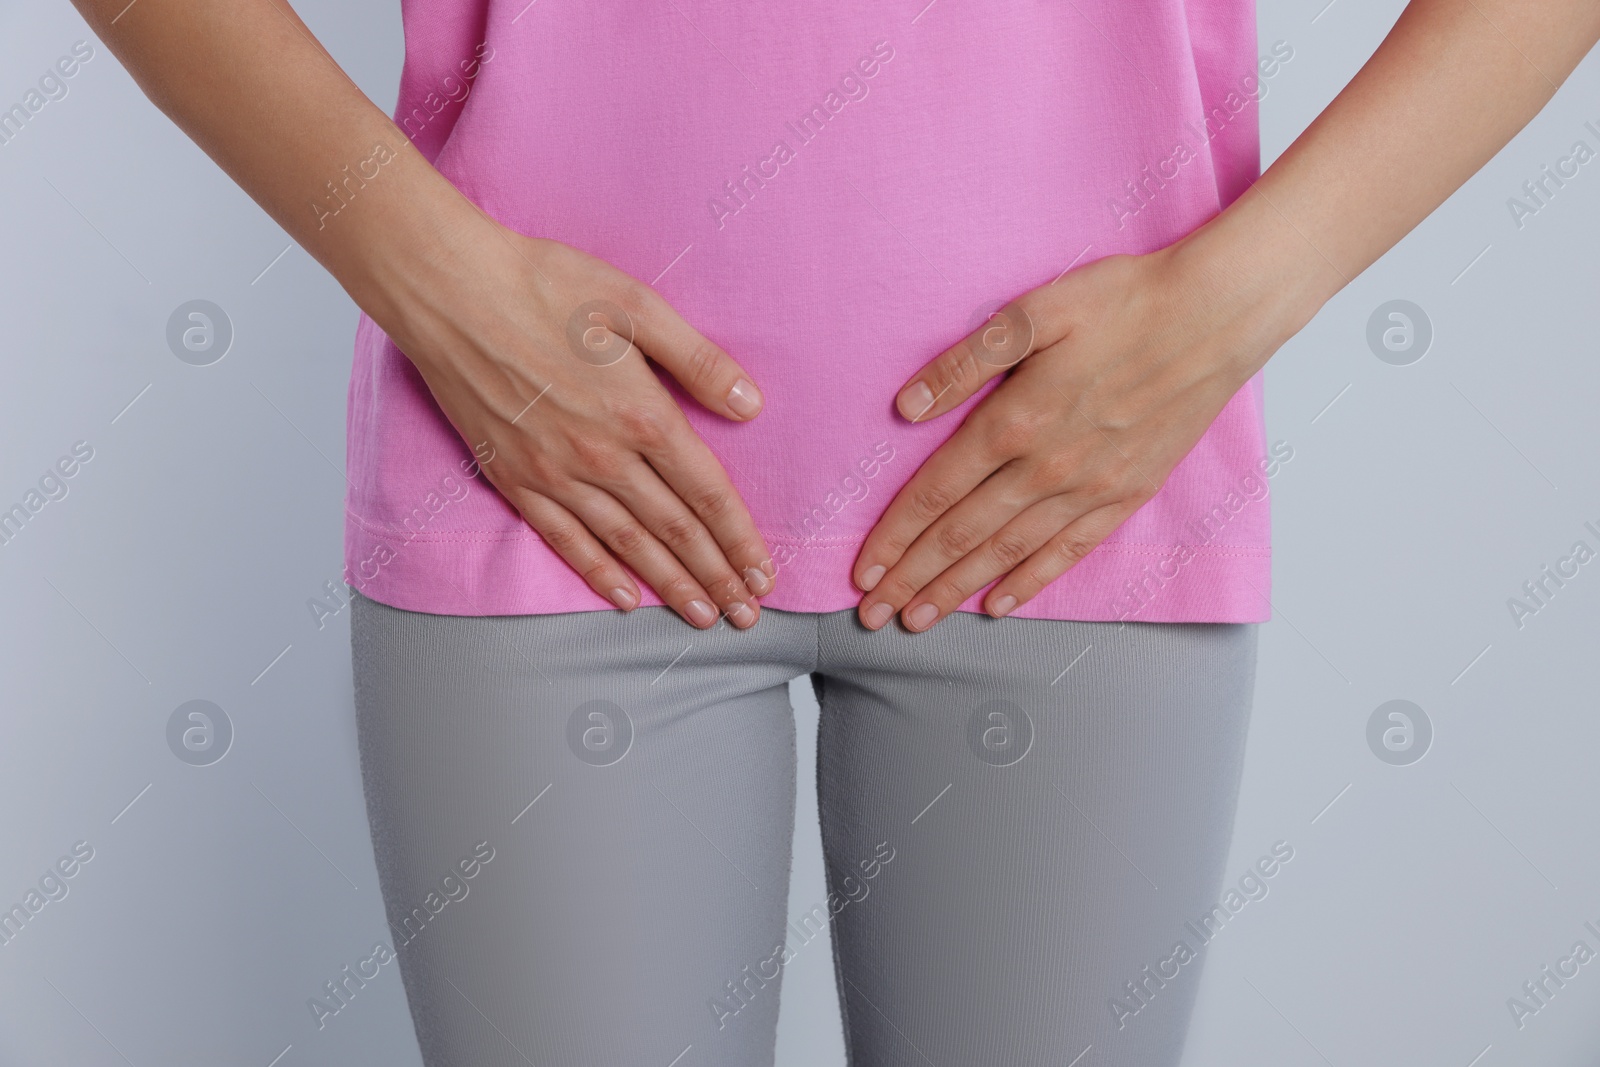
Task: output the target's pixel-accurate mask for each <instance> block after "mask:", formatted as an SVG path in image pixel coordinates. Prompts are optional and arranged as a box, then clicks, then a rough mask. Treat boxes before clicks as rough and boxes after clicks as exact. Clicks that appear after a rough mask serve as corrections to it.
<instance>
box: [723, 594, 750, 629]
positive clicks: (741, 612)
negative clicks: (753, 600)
mask: <svg viewBox="0 0 1600 1067" xmlns="http://www.w3.org/2000/svg"><path fill="white" fill-rule="evenodd" d="M728 618H730V619H732V620H733V624H734V625H735V626H738V627H741V628H742V627H745V626H751V625H754V624H755V621H756V613H755V612H753V611H751V610H750V605H749V604H746V603H745V602H744V601H742V600H735V601H734V602H733V603H732V604H729V605H728Z"/></svg>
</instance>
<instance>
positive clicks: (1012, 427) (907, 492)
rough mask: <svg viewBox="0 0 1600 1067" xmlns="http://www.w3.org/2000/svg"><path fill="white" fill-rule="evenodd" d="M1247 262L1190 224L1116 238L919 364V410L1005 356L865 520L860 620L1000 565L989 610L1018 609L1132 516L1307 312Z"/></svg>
mask: <svg viewBox="0 0 1600 1067" xmlns="http://www.w3.org/2000/svg"><path fill="white" fill-rule="evenodd" d="M1250 274H1251V275H1252V276H1251V277H1242V276H1240V275H1239V274H1238V273H1237V272H1234V271H1230V270H1228V269H1225V268H1224V267H1223V266H1222V265H1220V264H1219V263H1217V262H1216V261H1214V260H1210V259H1207V258H1205V257H1204V256H1200V255H1198V254H1194V255H1186V254H1185V252H1184V242H1179V244H1176V245H1173V246H1170V247H1168V248H1166V249H1162V250H1161V251H1159V252H1154V253H1150V254H1148V255H1139V256H1134V255H1113V256H1107V257H1106V258H1104V259H1101V260H1098V261H1096V262H1094V263H1091V264H1089V265H1087V266H1085V267H1082V268H1079V269H1077V270H1075V271H1072V272H1070V273H1068V274H1066V275H1064V276H1063V277H1061V278H1060V279H1058V280H1057V281H1056V282H1054V283H1052V284H1050V285H1046V286H1043V287H1041V288H1038V289H1035V290H1033V291H1032V292H1029V293H1027V294H1025V295H1023V296H1021V297H1019V298H1018V299H1016V300H1014V301H1013V302H1011V303H1010V304H1007V305H1006V306H1005V307H1004V308H1002V309H1001V310H1000V311H999V312H997V313H996V314H995V315H994V316H993V317H992V318H991V319H990V320H989V322H988V324H987V325H985V326H983V327H980V328H979V329H978V331H977V332H975V333H974V334H972V335H971V336H969V337H968V338H966V339H965V340H963V341H962V342H960V343H959V344H957V345H956V346H955V347H953V348H951V349H949V350H948V351H946V352H945V353H943V354H942V355H940V356H939V357H938V358H937V359H935V360H933V362H931V363H929V364H927V365H926V366H925V367H923V368H922V370H921V371H919V372H918V373H917V375H916V377H914V378H913V379H912V380H911V381H909V382H907V383H906V385H905V386H904V387H902V389H901V390H900V393H899V395H898V397H897V398H896V406H897V407H898V408H899V410H900V414H901V415H902V416H903V417H905V418H907V419H909V420H911V421H913V422H925V421H927V420H928V419H932V418H937V417H938V416H940V415H942V414H944V413H945V412H948V411H950V410H951V409H952V408H954V407H956V406H957V405H959V404H960V403H961V402H962V401H964V400H967V399H968V398H969V397H971V396H972V394H973V393H974V392H976V391H977V389H978V388H979V387H980V386H981V385H983V384H984V383H985V382H987V381H989V380H990V379H991V378H994V377H996V376H997V375H1001V374H1005V373H1006V372H1007V370H1008V369H1009V370H1010V374H1009V375H1008V376H1007V378H1006V380H1005V381H1004V382H1002V383H1001V384H1000V386H999V387H998V388H996V389H995V390H994V391H993V392H992V393H990V394H989V395H988V396H987V397H985V398H984V399H983V401H982V402H981V403H980V404H979V405H978V406H977V407H976V408H974V409H973V411H972V413H971V414H970V415H969V416H968V417H967V420H966V422H964V423H963V424H962V426H961V428H960V429H959V430H957V431H956V432H955V435H954V436H952V437H951V438H950V439H949V440H948V441H946V442H945V443H944V445H942V446H941V447H940V448H939V450H938V451H936V452H935V453H934V454H933V455H932V456H930V457H929V458H928V461H927V462H926V463H924V464H923V466H922V468H921V469H920V470H918V471H917V473H916V474H915V475H914V476H913V477H912V479H911V481H910V482H909V483H907V484H906V486H905V488H903V489H902V490H901V491H900V492H899V494H898V495H897V496H896V497H895V499H894V500H893V502H891V503H890V505H889V508H888V510H887V511H886V512H885V513H884V515H883V517H882V518H881V519H880V520H879V521H878V524H877V526H876V527H874V529H873V530H872V533H871V534H870V535H869V536H868V537H867V540H866V543H865V544H864V545H863V546H862V549H861V554H860V556H859V557H857V559H856V564H855V569H854V572H853V577H854V580H855V583H856V585H857V587H858V588H860V589H862V590H865V591H866V595H865V596H864V597H863V598H862V600H861V604H860V607H859V609H858V610H859V614H860V618H861V621H862V623H863V624H864V625H866V626H867V627H868V628H870V629H874V630H876V629H878V628H880V627H882V626H883V625H885V624H886V623H887V622H888V621H889V620H890V619H891V618H892V617H893V616H894V614H895V613H896V612H899V613H900V614H901V619H902V621H903V622H904V624H905V625H906V627H907V628H908V629H910V630H913V631H921V630H926V629H928V628H929V627H930V626H932V625H933V624H934V623H936V622H937V621H938V620H939V619H941V618H943V617H944V616H945V615H947V614H949V613H950V612H952V611H954V610H956V608H957V607H958V606H959V605H961V604H962V603H963V602H964V601H966V600H967V599H968V598H969V597H971V596H972V595H973V594H974V593H976V592H978V590H980V589H982V588H983V587H984V586H986V585H988V584H989V583H990V582H993V581H994V580H995V579H996V578H1000V579H1001V580H1000V581H999V582H998V583H997V584H996V585H995V587H994V588H993V589H992V590H990V592H989V594H988V596H987V597H986V598H985V599H984V602H983V603H984V610H985V611H987V612H988V613H989V614H990V615H993V616H996V617H999V616H1003V615H1006V614H1009V613H1010V612H1011V611H1013V610H1014V609H1015V608H1016V607H1017V606H1018V605H1019V604H1024V603H1026V602H1027V601H1028V600H1029V599H1030V598H1032V597H1033V596H1035V595H1036V594H1037V593H1038V592H1039V590H1041V589H1043V588H1044V587H1045V586H1046V585H1047V584H1049V583H1050V582H1051V581H1053V580H1055V579H1056V578H1058V577H1059V576H1060V575H1061V574H1063V573H1064V572H1065V571H1066V570H1067V569H1068V568H1070V567H1072V566H1073V565H1074V564H1076V563H1077V562H1078V561H1079V560H1081V559H1083V557H1084V556H1086V555H1088V554H1089V552H1090V551H1091V550H1093V549H1094V548H1095V546H1097V545H1099V544H1100V542H1101V541H1103V540H1105V538H1106V537H1108V536H1109V535H1110V534H1111V533H1112V532H1113V531H1114V530H1116V528H1117V527H1118V526H1120V525H1122V523H1123V522H1124V521H1125V520H1126V519H1127V518H1128V517H1129V516H1130V515H1132V514H1133V513H1134V512H1135V511H1137V510H1138V509H1139V507H1140V506H1141V505H1143V504H1144V503H1145V502H1146V501H1148V500H1149V499H1150V498H1151V497H1153V496H1154V495H1155V494H1156V493H1157V492H1158V491H1159V490H1160V488H1161V485H1162V483H1163V482H1165V481H1166V478H1167V475H1168V474H1170V473H1171V471H1172V469H1173V468H1174V467H1175V466H1177V465H1178V463H1179V461H1180V460H1182V459H1183V457H1184V456H1185V455H1187V454H1188V453H1189V450H1190V449H1192V448H1193V447H1194V445H1195V443H1196V442H1197V441H1199V440H1200V437H1201V435H1202V434H1204V433H1205V431H1206V429H1207V427H1209V426H1210V425H1211V423H1212V421H1213V420H1214V419H1215V418H1216V417H1217V414H1218V413H1219V412H1220V411H1221V410H1222V408H1223V406H1224V405H1226V404H1227V402H1228V400H1229V399H1230V398H1231V397H1232V396H1233V395H1234V394H1235V393H1237V392H1238V391H1239V389H1240V388H1241V387H1242V386H1243V385H1244V384H1245V383H1246V382H1247V381H1248V380H1249V379H1250V376H1251V375H1253V374H1254V373H1255V372H1256V371H1257V370H1259V369H1260V368H1261V367H1262V365H1264V364H1265V363H1266V361H1267V358H1268V357H1269V356H1271V355H1272V353H1273V352H1274V351H1276V350H1277V348H1278V347H1279V346H1280V345H1281V344H1282V343H1283V342H1284V341H1285V340H1287V339H1288V338H1289V337H1291V336H1293V334H1294V333H1295V332H1296V331H1297V330H1298V329H1299V328H1300V326H1301V325H1303V324H1304V320H1305V319H1307V318H1309V317H1310V316H1309V315H1301V314H1297V313H1296V310H1295V309H1294V308H1293V307H1291V306H1290V301H1289V300H1288V298H1287V296H1286V293H1285V292H1284V291H1283V288H1284V287H1277V286H1274V285H1273V284H1272V281H1271V279H1270V278H1267V277H1263V276H1262V275H1261V274H1260V273H1259V272H1257V271H1254V270H1252V271H1251V272H1250ZM1002 576H1003V577H1002Z"/></svg>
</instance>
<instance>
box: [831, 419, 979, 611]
mask: <svg viewBox="0 0 1600 1067" xmlns="http://www.w3.org/2000/svg"><path fill="white" fill-rule="evenodd" d="M988 432H989V431H988V426H987V423H984V422H981V421H980V420H979V419H977V418H976V417H974V418H969V419H968V420H967V421H966V422H965V423H963V424H962V426H961V429H959V430H957V431H956V432H955V433H954V434H953V435H952V436H951V438H950V440H948V441H946V442H945V443H944V444H942V445H940V446H939V448H938V449H937V450H936V451H935V452H934V453H933V455H931V456H929V457H928V458H927V460H926V461H925V462H924V463H923V464H922V466H921V467H919V468H918V469H917V473H916V474H913V475H912V476H911V480H910V481H908V482H907V483H906V484H905V485H904V486H903V487H902V488H901V489H900V491H899V492H898V493H896V494H895V498H894V499H893V500H892V501H890V502H889V507H888V508H887V509H885V511H884V513H883V516H882V517H881V518H879V519H878V522H877V525H875V526H873V528H872V532H870V533H869V534H867V539H866V541H865V542H863V544H862V546H861V552H860V554H858V555H857V556H856V565H855V570H854V573H853V575H852V580H853V581H854V582H855V583H856V588H857V589H860V590H862V591H863V592H871V591H872V590H873V589H874V587H876V586H877V584H878V583H879V582H880V581H882V580H883V576H884V575H885V574H887V573H888V572H889V568H890V567H893V566H894V565H895V564H896V563H898V562H899V561H900V557H901V556H903V555H905V553H906V550H907V549H909V548H910V547H911V545H912V544H913V543H914V542H915V541H916V539H917V538H918V537H920V536H922V531H924V530H926V529H927V528H928V527H929V526H930V525H932V524H933V523H934V521H935V520H937V519H938V518H939V517H940V516H941V515H943V514H944V513H945V512H947V511H949V510H950V509H951V508H953V507H955V506H956V505H957V504H959V503H960V502H961V501H962V500H963V499H965V498H966V496H967V494H968V493H970V492H972V491H973V490H974V489H976V488H977V487H978V485H979V484H981V483H982V482H983V480H984V479H985V478H987V477H989V475H991V474H993V473H994V472H995V471H996V470H997V469H999V468H1000V467H1001V466H1003V465H1004V464H1005V462H1006V457H1005V456H1004V455H1002V454H1000V453H999V452H998V451H997V450H996V449H995V448H994V447H993V444H992V443H991V442H989V441H988V440H986V438H987V435H988ZM884 621H885V622H887V621H888V620H887V619H885V620H884Z"/></svg>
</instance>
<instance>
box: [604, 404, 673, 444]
mask: <svg viewBox="0 0 1600 1067" xmlns="http://www.w3.org/2000/svg"><path fill="white" fill-rule="evenodd" d="M611 417H612V418H613V419H615V420H616V424H617V426H618V427H620V428H621V430H622V432H623V434H624V435H625V436H626V438H627V440H628V441H629V442H630V443H631V444H633V446H634V447H636V448H638V449H639V450H640V451H650V450H652V449H657V448H660V447H661V446H662V445H663V444H665V443H666V440H667V419H666V412H665V411H664V410H663V409H662V407H661V405H659V404H655V403H639V402H628V403H618V404H616V405H615V406H614V407H613V408H612V410H611Z"/></svg>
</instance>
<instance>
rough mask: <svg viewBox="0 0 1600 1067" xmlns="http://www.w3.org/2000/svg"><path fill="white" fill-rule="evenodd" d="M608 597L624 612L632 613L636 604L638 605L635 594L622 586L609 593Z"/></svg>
mask: <svg viewBox="0 0 1600 1067" xmlns="http://www.w3.org/2000/svg"><path fill="white" fill-rule="evenodd" d="M606 597H607V599H609V600H610V601H611V602H612V603H613V604H615V605H616V606H617V607H619V608H621V609H622V610H623V611H632V610H633V606H634V604H636V603H638V601H637V600H635V599H634V596H633V594H632V593H630V592H628V590H626V589H624V588H623V587H622V586H620V585H619V586H617V587H616V588H615V589H613V590H611V592H609V593H607V594H606Z"/></svg>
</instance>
